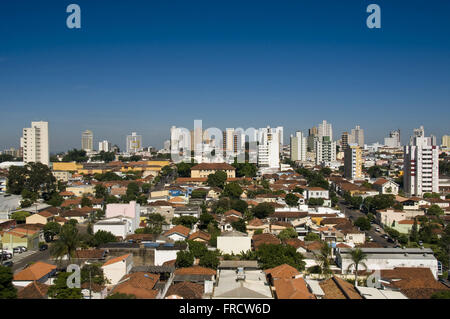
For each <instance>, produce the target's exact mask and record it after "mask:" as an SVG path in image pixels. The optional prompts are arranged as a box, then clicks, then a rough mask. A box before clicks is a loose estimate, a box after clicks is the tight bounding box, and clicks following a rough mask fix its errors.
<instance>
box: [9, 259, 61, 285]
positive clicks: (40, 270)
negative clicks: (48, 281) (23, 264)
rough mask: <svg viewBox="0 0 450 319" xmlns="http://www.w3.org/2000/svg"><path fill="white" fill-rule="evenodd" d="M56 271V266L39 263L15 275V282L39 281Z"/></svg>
mask: <svg viewBox="0 0 450 319" xmlns="http://www.w3.org/2000/svg"><path fill="white" fill-rule="evenodd" d="M55 269H56V266H55V265H52V264H47V263H44V262H42V261H37V262H35V263H34V264H32V265H30V266H28V267H27V268H25V269H24V270H22V271H19V272H18V273H17V274H15V275H14V281H32V280H39V279H41V278H42V277H44V276H46V275H48V274H49V273H50V272H52V271H53V270H55Z"/></svg>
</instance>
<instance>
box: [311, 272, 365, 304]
mask: <svg viewBox="0 0 450 319" xmlns="http://www.w3.org/2000/svg"><path fill="white" fill-rule="evenodd" d="M319 285H320V288H322V290H323V292H324V293H325V294H324V296H323V297H322V298H323V299H362V297H361V295H360V294H359V293H358V291H357V290H356V289H355V287H354V286H353V285H352V284H351V283H349V282H347V281H345V280H343V279H341V278H339V277H336V276H333V277H331V278H328V279H326V280H323V281H321V282H320V283H319Z"/></svg>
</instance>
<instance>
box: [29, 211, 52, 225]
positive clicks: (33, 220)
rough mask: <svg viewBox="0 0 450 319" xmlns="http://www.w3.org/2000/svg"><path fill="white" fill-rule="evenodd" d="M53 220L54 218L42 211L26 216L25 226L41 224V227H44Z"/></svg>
mask: <svg viewBox="0 0 450 319" xmlns="http://www.w3.org/2000/svg"><path fill="white" fill-rule="evenodd" d="M54 220H55V216H54V215H53V214H52V213H50V212H48V211H46V210H44V211H42V212H39V213H36V214H33V215H30V216H28V217H27V218H26V223H27V224H43V225H45V224H47V223H49V222H52V221H54Z"/></svg>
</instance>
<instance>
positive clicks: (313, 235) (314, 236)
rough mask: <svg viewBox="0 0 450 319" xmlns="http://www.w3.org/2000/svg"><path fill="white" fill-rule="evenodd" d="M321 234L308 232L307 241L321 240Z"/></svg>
mask: <svg viewBox="0 0 450 319" xmlns="http://www.w3.org/2000/svg"><path fill="white" fill-rule="evenodd" d="M319 240H320V235H319V234H316V233H308V234H306V236H305V241H319Z"/></svg>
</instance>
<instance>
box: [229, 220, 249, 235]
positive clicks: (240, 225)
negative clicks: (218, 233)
mask: <svg viewBox="0 0 450 319" xmlns="http://www.w3.org/2000/svg"><path fill="white" fill-rule="evenodd" d="M231 226H232V227H233V229H235V230H237V231H240V232H242V233H246V232H247V225H245V221H244V220H243V219H239V220H237V221H234V222H232V223H231Z"/></svg>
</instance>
